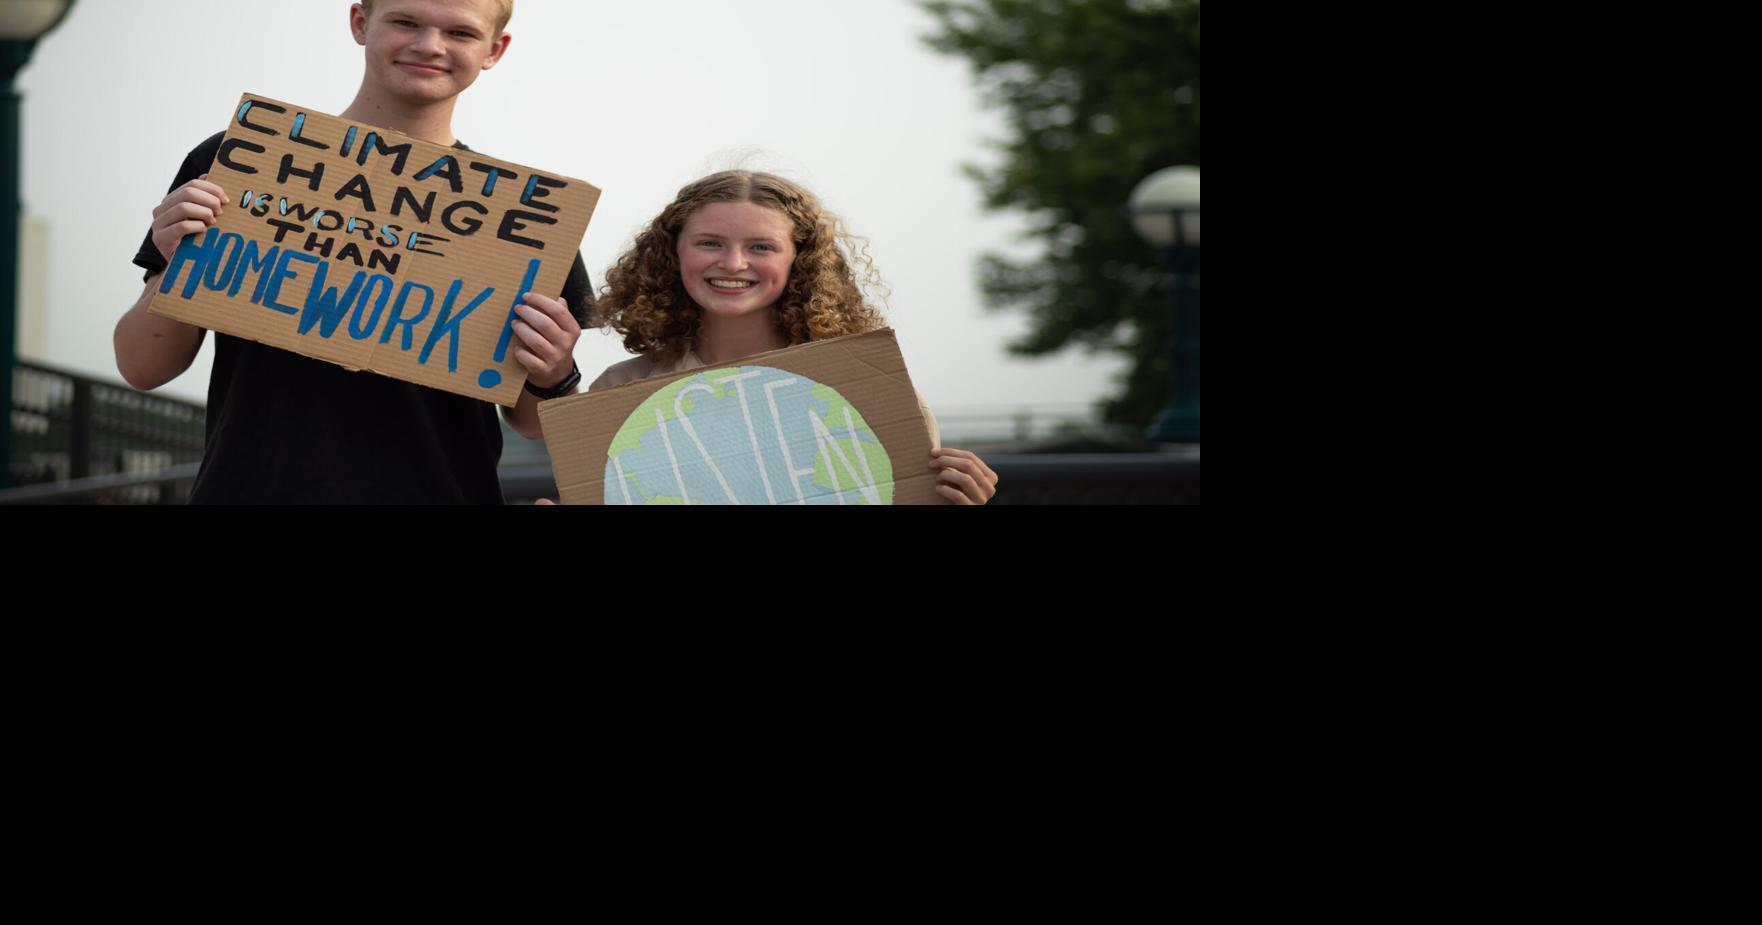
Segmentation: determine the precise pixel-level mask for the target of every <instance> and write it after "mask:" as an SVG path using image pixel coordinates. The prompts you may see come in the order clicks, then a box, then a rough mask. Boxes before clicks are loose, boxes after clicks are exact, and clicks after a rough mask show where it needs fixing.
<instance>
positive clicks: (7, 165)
mask: <svg viewBox="0 0 1762 925" xmlns="http://www.w3.org/2000/svg"><path fill="white" fill-rule="evenodd" d="M72 6H73V0H0V78H4V80H5V85H6V92H5V93H4V94H3V95H0V415H3V416H0V488H6V487H8V486H10V485H11V484H12V368H13V365H14V364H15V363H16V362H17V359H18V222H19V219H20V218H21V217H22V210H21V209H20V208H19V199H18V173H19V171H18V162H19V141H20V139H21V137H22V136H21V135H20V133H19V101H20V100H19V95H18V90H17V89H16V88H14V87H13V85H12V80H13V78H15V77H17V76H18V72H19V71H20V70H22V69H23V68H24V66H25V64H26V63H27V62H29V61H30V60H31V51H32V50H33V49H34V48H36V46H37V40H38V39H40V38H42V37H43V36H45V35H48V34H49V30H51V29H53V28H55V27H56V26H57V25H60V23H61V20H62V18H63V17H65V16H66V15H67V11H68V9H70V8H71V7H72Z"/></svg>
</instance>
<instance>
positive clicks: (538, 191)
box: [520, 173, 569, 212]
mask: <svg viewBox="0 0 1762 925" xmlns="http://www.w3.org/2000/svg"><path fill="white" fill-rule="evenodd" d="M568 185H569V184H567V183H565V182H563V181H562V180H553V179H551V178H550V177H547V176H545V175H544V174H539V173H535V174H533V175H532V176H531V177H529V178H528V179H527V181H526V192H524V193H521V194H520V204H521V205H523V206H531V207H533V208H534V209H543V210H545V211H546V212H556V211H558V209H557V207H556V206H553V205H551V204H549V203H544V202H535V201H534V200H538V199H543V198H544V197H546V196H549V195H550V194H551V190H552V189H562V188H563V187H565V186H568ZM546 187H549V189H546Z"/></svg>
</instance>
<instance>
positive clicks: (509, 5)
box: [359, 0, 514, 39]
mask: <svg viewBox="0 0 1762 925" xmlns="http://www.w3.org/2000/svg"><path fill="white" fill-rule="evenodd" d="M359 2H360V4H361V9H362V10H365V11H366V13H367V15H368V16H372V15H373V0H359ZM513 18H514V0H496V35H501V34H502V31H503V30H505V29H507V28H508V20H510V19H513ZM496 35H492V36H490V38H492V39H493V38H495V37H496Z"/></svg>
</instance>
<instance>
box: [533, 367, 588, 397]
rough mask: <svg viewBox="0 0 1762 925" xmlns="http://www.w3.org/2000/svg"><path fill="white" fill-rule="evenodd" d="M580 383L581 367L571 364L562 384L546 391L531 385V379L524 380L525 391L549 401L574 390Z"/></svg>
mask: <svg viewBox="0 0 1762 925" xmlns="http://www.w3.org/2000/svg"><path fill="white" fill-rule="evenodd" d="M580 381H581V367H580V366H579V365H577V364H575V363H573V362H572V363H570V364H569V375H567V376H565V377H563V381H562V382H559V383H557V384H556V385H553V386H551V387H550V388H548V389H541V388H539V387H538V386H535V385H533V384H532V380H531V379H528V380H526V391H528V392H531V393H532V394H534V395H537V396H538V397H539V398H540V399H541V400H544V401H549V400H550V399H553V398H561V397H563V396H564V395H567V394H569V390H570V389H572V388H575V384H576V383H578V382H580Z"/></svg>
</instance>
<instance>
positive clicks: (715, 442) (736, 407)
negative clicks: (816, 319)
mask: <svg viewBox="0 0 1762 925" xmlns="http://www.w3.org/2000/svg"><path fill="white" fill-rule="evenodd" d="M538 413H539V419H540V421H541V422H543V424H544V432H545V444H546V446H547V448H548V449H549V450H550V455H551V466H552V470H553V471H554V472H555V474H556V477H557V487H558V490H559V491H560V492H561V493H562V499H563V501H564V503H567V504H826V505H834V504H847V505H880V504H942V503H946V502H945V501H944V500H943V499H942V498H941V496H939V495H937V494H936V492H935V485H934V481H933V479H932V478H931V471H930V468H929V463H930V432H929V428H928V426H927V425H926V423H925V421H924V416H923V412H922V409H921V408H920V407H919V405H918V397H917V392H916V391H915V390H914V389H913V388H912V385H911V379H910V377H909V376H907V375H906V369H905V360H904V359H903V358H902V357H901V356H900V354H899V344H898V342H897V341H896V340H895V338H894V334H893V332H892V331H890V330H885V329H884V330H881V331H875V332H871V333H868V334H859V335H854V336H851V337H841V338H835V339H832V340H826V341H819V342H816V343H811V344H804V345H802V346H799V347H790V348H788V349H785V350H775V351H772V352H770V353H763V354H759V355H757V356H752V357H747V358H746V359H743V360H740V361H739V362H737V363H734V364H730V365H725V366H717V367H710V368H705V369H694V370H689V371H687V372H683V373H675V374H673V375H669V376H657V377H654V378H651V379H644V380H641V381H638V382H632V383H629V384H627V385H623V386H619V387H617V388H614V389H605V390H603V391H598V392H591V393H588V394H586V395H573V396H570V397H568V398H560V399H557V400H555V401H547V402H541V403H540V404H539V406H538Z"/></svg>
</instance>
